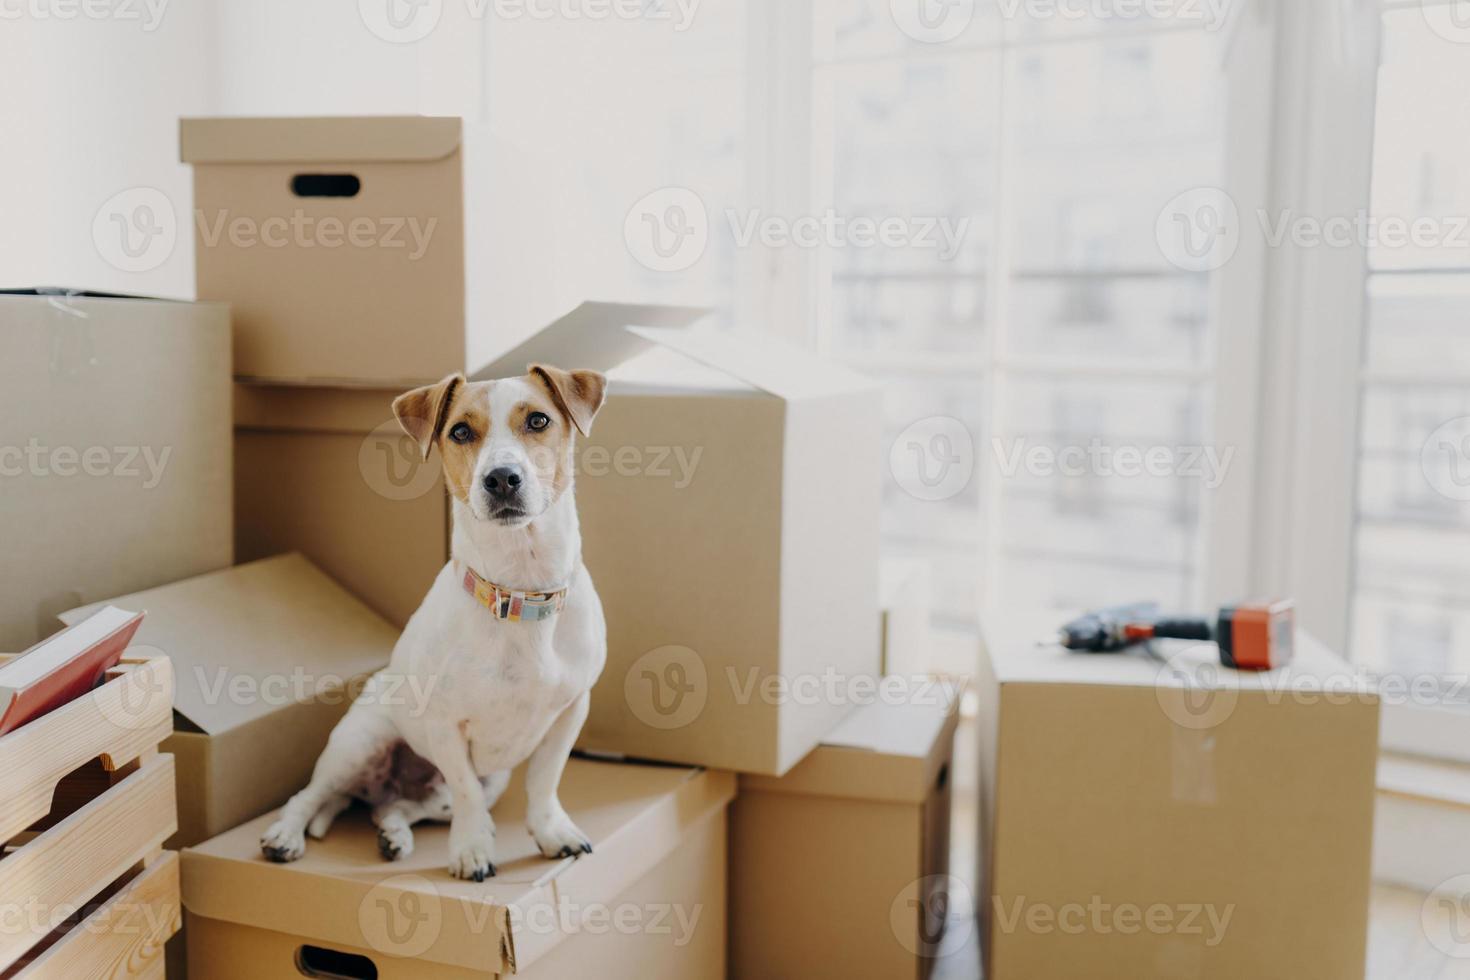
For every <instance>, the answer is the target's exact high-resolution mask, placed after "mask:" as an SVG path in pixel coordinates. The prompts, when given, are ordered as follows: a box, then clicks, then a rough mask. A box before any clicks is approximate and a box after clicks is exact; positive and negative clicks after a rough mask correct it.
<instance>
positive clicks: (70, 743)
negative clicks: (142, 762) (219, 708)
mask: <svg viewBox="0 0 1470 980" xmlns="http://www.w3.org/2000/svg"><path fill="white" fill-rule="evenodd" d="M109 677H110V679H109V680H108V681H107V682H106V683H105V684H103V685H102V686H101V687H99V688H97V689H96V690H95V691H93V692H91V693H90V694H87V695H85V696H83V697H80V698H77V699H76V700H75V701H72V702H70V703H68V704H64V705H62V706H61V707H60V708H57V709H56V710H55V711H52V712H50V713H48V714H46V715H43V716H41V717H40V718H37V719H36V720H35V721H32V722H30V723H29V724H26V725H22V726H21V727H20V728H17V729H16V730H15V731H13V732H11V733H10V734H9V735H6V736H4V737H3V738H0V786H3V787H4V792H3V793H0V841H5V840H9V839H10V838H11V837H13V836H14V835H15V834H17V833H19V832H20V831H22V830H24V829H25V828H26V827H28V826H30V825H31V824H32V823H35V822H36V821H37V820H39V819H41V818H42V817H44V816H46V814H47V813H48V812H49V811H50V809H51V801H52V796H53V794H54V793H55V791H56V784H57V783H59V782H60V781H61V779H62V777H64V776H65V775H66V774H67V773H69V772H71V771H72V770H74V769H76V768H78V767H80V766H82V765H83V764H85V763H87V762H89V761H91V760H93V759H96V758H101V759H102V764H103V766H104V768H106V769H108V770H116V769H120V768H122V767H123V766H125V765H127V764H128V763H129V762H132V761H133V760H135V759H137V758H138V757H139V756H140V755H142V754H143V753H144V752H146V751H147V750H149V749H152V748H155V747H156V746H157V745H158V743H159V742H162V741H163V740H164V739H165V738H167V737H168V735H169V733H170V732H172V731H173V668H172V666H171V665H170V663H169V660H168V658H167V657H155V658H151V659H148V660H144V661H137V662H130V663H127V664H125V666H123V667H122V668H120V669H119V670H117V671H115V672H113V673H112V674H110V675H109Z"/></svg>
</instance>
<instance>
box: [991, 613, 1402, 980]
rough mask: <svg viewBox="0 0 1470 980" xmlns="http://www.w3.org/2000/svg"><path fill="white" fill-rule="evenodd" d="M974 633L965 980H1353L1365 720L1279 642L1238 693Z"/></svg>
mask: <svg viewBox="0 0 1470 980" xmlns="http://www.w3.org/2000/svg"><path fill="white" fill-rule="evenodd" d="M1001 635H1002V634H997V633H995V632H994V631H991V632H990V635H989V638H988V639H989V642H988V643H987V644H986V646H987V651H986V655H985V656H984V657H983V658H982V670H981V673H980V676H979V678H978V687H979V693H980V718H981V734H980V751H981V766H982V771H981V827H980V840H981V862H982V870H983V873H984V879H983V880H984V882H985V886H984V888H983V889H982V893H981V895H980V896H979V897H978V902H979V904H980V909H981V922H982V931H983V937H982V945H983V948H984V950H985V957H986V965H985V975H986V976H987V977H994V978H996V980H1008V978H1013V977H1035V976H1089V977H1118V978H1134V977H1140V976H1188V977H1196V978H1209V977H1218V978H1222V980H1223V978H1235V977H1251V976H1276V977H1298V978H1306V977H1360V976H1362V975H1363V970H1364V951H1365V943H1366V936H1367V925H1368V896H1369V878H1370V868H1369V851H1370V848H1371V844H1372V829H1373V801H1374V771H1375V767H1376V765H1377V748H1378V700H1377V696H1376V694H1374V693H1372V692H1371V690H1369V689H1367V688H1365V687H1364V686H1363V684H1362V682H1361V680H1360V679H1359V678H1358V677H1357V676H1356V675H1353V674H1352V673H1351V671H1350V668H1349V667H1348V666H1347V665H1346V664H1345V663H1343V662H1342V661H1341V660H1339V659H1337V658H1336V657H1335V656H1333V655H1332V654H1331V653H1329V652H1328V651H1326V650H1325V649H1324V648H1322V647H1321V645H1319V644H1317V643H1316V642H1314V641H1313V640H1312V639H1311V638H1310V637H1308V636H1306V635H1304V634H1299V635H1298V644H1297V645H1298V650H1297V658H1296V662H1295V664H1294V666H1292V667H1290V668H1286V669H1283V670H1278V671H1272V672H1269V673H1240V672H1235V671H1231V670H1227V669H1225V668H1222V667H1220V666H1218V659H1217V654H1216V652H1215V650H1214V647H1213V645H1212V644H1192V645H1191V644H1182V645H1176V646H1174V647H1164V646H1161V647H1160V649H1167V650H1171V651H1173V652H1172V655H1171V657H1170V658H1169V659H1168V660H1167V661H1166V662H1163V663H1161V662H1159V661H1156V660H1152V659H1150V658H1149V657H1147V656H1145V655H1144V654H1143V653H1142V652H1141V651H1133V652H1131V653H1128V654H1121V655H1096V654H1073V653H1068V652H1067V651H1065V650H1062V649H1060V648H1058V647H1038V646H1037V645H1036V643H1035V634H1034V633H1031V634H1029V635H1026V636H1020V635H1009V634H1005V638H1003V639H1002V638H998V637H999V636H1001Z"/></svg>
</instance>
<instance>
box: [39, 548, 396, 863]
mask: <svg viewBox="0 0 1470 980" xmlns="http://www.w3.org/2000/svg"><path fill="white" fill-rule="evenodd" d="M106 601H108V602H110V603H112V604H113V605H117V606H121V607H122V608H124V609H141V610H144V611H146V612H147V615H146V616H145V617H144V619H143V624H142V625H141V626H140V627H139V629H138V634H137V636H136V637H135V638H134V641H133V646H132V647H131V648H130V655H136V654H138V653H139V652H140V651H143V652H147V651H150V650H151V651H157V652H160V653H163V654H167V656H168V657H169V658H170V660H172V662H173V667H174V669H173V682H174V692H173V694H174V733H173V734H172V735H171V736H169V737H168V738H167V739H165V740H164V741H163V744H162V745H161V746H160V748H161V749H162V751H164V752H172V753H173V755H174V764H175V771H176V772H177V776H178V786H177V790H178V792H177V795H178V802H179V831H178V833H177V834H175V835H174V836H173V837H171V838H169V840H168V842H167V846H169V847H172V848H177V847H183V846H186V845H189V844H194V843H197V842H199V841H202V840H205V839H207V838H209V837H212V836H214V835H215V834H218V833H220V832H221V831H224V830H226V829H228V828H230V827H233V826H235V825H236V824H238V823H240V822H241V821H243V820H248V819H250V818H251V817H254V816H257V815H259V814H261V813H263V812H265V811H266V810H269V809H271V808H272V807H276V806H280V805H281V804H282V803H284V802H285V801H286V800H287V798H289V797H290V796H291V794H292V793H295V792H296V791H297V790H299V789H301V788H302V787H303V786H305V785H306V783H307V780H308V779H310V777H311V770H312V766H314V765H315V764H316V758H317V756H318V755H319V754H320V753H321V750H322V747H323V746H325V745H326V743H327V736H328V735H329V734H330V733H331V730H332V727H333V726H334V725H336V723H337V719H338V718H340V717H341V716H342V714H343V713H344V712H345V711H346V710H347V707H348V705H349V704H350V703H351V698H352V697H353V696H354V695H355V694H356V692H357V691H358V690H359V689H360V681H361V680H362V679H363V678H365V677H366V676H367V675H369V674H370V673H372V672H373V671H375V670H377V669H379V668H380V667H382V666H383V665H384V664H386V663H387V662H388V657H389V655H390V654H391V653H392V651H393V644H394V643H395V642H397V639H398V631H397V630H395V629H393V627H392V626H390V625H389V624H388V623H387V622H385V621H384V620H382V619H381V618H380V617H378V616H376V615H375V614H373V613H372V612H371V611H370V610H368V609H367V608H365V607H364V606H363V605H362V604H361V603H359V602H357V601H356V600H354V599H353V598H352V597H351V596H349V595H348V594H347V593H346V592H344V591H343V590H342V588H341V587H340V586H339V585H337V584H336V583H335V582H333V581H332V580H331V579H329V578H327V576H325V575H323V574H322V573H321V572H320V571H318V570H317V569H316V568H313V567H312V566H311V564H310V563H309V562H307V561H306V559H304V558H302V557H301V556H300V555H283V556H280V557H278V558H272V559H268V560H266V561H258V562H251V563H250V564H246V565H238V566H236V567H234V568H229V569H225V570H223V571H219V572H212V573H210V574H208V575H201V576H199V577H197V578H192V579H187V580H185V581H183V582H176V583H174V584H173V585H167V586H163V587H162V588H158V589H150V590H148V591H146V592H137V593H134V594H132V595H125V596H118V597H116V598H112V599H108V600H106ZM91 608H92V607H86V608H82V609H74V610H71V611H70V612H67V613H64V614H63V615H62V620H63V621H64V622H66V623H67V624H68V625H69V624H71V623H74V622H77V621H79V620H81V619H83V618H85V617H86V616H87V615H88V614H89V613H90V612H91Z"/></svg>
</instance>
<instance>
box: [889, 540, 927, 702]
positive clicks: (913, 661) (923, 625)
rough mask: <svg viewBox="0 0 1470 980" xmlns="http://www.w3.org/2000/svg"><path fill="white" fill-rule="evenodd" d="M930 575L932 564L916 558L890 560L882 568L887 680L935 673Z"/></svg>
mask: <svg viewBox="0 0 1470 980" xmlns="http://www.w3.org/2000/svg"><path fill="white" fill-rule="evenodd" d="M929 573H930V569H929V563H928V562H926V561H922V560H920V559H916V558H889V559H885V560H884V561H883V563H882V564H881V565H880V566H879V579H878V582H879V586H878V587H879V593H878V601H879V603H880V605H879V615H878V630H879V632H880V633H881V634H882V644H883V674H884V676H889V675H896V676H899V677H917V676H919V675H920V674H923V673H924V672H925V671H928V670H931V669H933V666H934V665H933V664H932V663H930V660H931V654H930V642H931V635H930V626H929V614H930V608H931V603H930V585H929Z"/></svg>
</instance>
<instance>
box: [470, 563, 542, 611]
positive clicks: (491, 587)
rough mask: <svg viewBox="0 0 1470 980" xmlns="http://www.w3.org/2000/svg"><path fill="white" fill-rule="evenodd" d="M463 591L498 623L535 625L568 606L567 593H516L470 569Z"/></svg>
mask: <svg viewBox="0 0 1470 980" xmlns="http://www.w3.org/2000/svg"><path fill="white" fill-rule="evenodd" d="M463 582H464V590H465V591H466V592H468V593H469V594H470V595H471V596H473V597H474V599H475V601H476V602H478V603H479V604H480V605H482V606H484V607H485V608H486V609H488V610H490V613H491V615H493V616H494V617H495V618H496V619H503V620H505V621H506V622H510V623H535V622H539V621H541V620H543V619H550V618H551V617H552V616H555V615H556V614H557V613H559V612H561V611H562V609H563V608H564V607H565V606H566V604H567V590H566V589H557V590H556V591H555V592H517V591H515V590H514V589H507V588H503V587H501V586H499V585H496V584H495V583H494V582H487V581H485V580H484V579H482V578H481V577H480V576H479V575H476V574H475V570H474V569H473V568H470V567H469V566H468V565H466V566H465V570H464V579H463Z"/></svg>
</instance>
